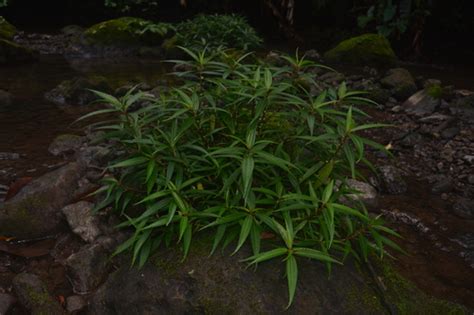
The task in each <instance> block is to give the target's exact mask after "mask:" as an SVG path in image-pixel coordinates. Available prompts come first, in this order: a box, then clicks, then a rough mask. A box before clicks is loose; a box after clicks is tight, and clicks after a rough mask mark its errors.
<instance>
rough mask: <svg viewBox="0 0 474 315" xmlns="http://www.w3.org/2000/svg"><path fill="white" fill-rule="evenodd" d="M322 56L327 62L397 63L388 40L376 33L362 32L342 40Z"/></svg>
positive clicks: (383, 64)
mask: <svg viewBox="0 0 474 315" xmlns="http://www.w3.org/2000/svg"><path fill="white" fill-rule="evenodd" d="M324 57H325V59H326V60H327V61H329V62H334V63H348V64H359V65H378V66H390V65H395V64H396V63H397V56H396V55H395V53H394V51H393V49H392V47H391V46H390V42H389V41H388V40H387V39H386V38H385V37H383V36H382V35H378V34H364V35H360V36H357V37H353V38H350V39H347V40H344V41H342V42H341V43H339V44H338V45H337V46H336V47H334V48H333V49H331V50H329V51H327V52H326V53H325V54H324Z"/></svg>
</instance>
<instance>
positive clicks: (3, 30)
mask: <svg viewBox="0 0 474 315" xmlns="http://www.w3.org/2000/svg"><path fill="white" fill-rule="evenodd" d="M17 32H18V31H17V29H16V28H15V26H13V25H11V24H10V23H8V21H7V20H5V18H4V17H3V16H0V39H6V40H12V39H13V36H15V34H16V33H17Z"/></svg>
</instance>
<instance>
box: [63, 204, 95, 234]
mask: <svg viewBox="0 0 474 315" xmlns="http://www.w3.org/2000/svg"><path fill="white" fill-rule="evenodd" d="M93 208H94V204H93V203H90V202H86V201H80V202H78V203H75V204H72V205H68V206H66V207H64V208H63V209H62V212H63V213H64V215H65V216H66V220H67V222H68V224H69V226H70V227H71V230H72V231H73V232H74V234H76V235H78V236H79V237H81V238H82V239H83V240H84V241H86V242H88V243H91V242H93V241H94V240H95V239H96V238H97V237H98V236H99V235H100V234H101V230H100V227H99V224H100V222H99V218H98V217H97V216H95V215H94V214H93Z"/></svg>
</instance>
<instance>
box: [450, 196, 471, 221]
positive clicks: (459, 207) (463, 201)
mask: <svg viewBox="0 0 474 315" xmlns="http://www.w3.org/2000/svg"><path fill="white" fill-rule="evenodd" d="M453 212H454V214H455V215H457V216H458V217H460V218H463V219H470V220H472V219H474V200H471V199H467V198H459V199H458V200H457V201H456V202H455V203H454V205H453Z"/></svg>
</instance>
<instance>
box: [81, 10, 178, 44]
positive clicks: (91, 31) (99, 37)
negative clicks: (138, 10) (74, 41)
mask: <svg viewBox="0 0 474 315" xmlns="http://www.w3.org/2000/svg"><path fill="white" fill-rule="evenodd" d="M172 31H173V27H172V26H171V25H170V24H166V23H153V22H151V21H147V20H144V19H140V18H133V17H122V18H118V19H113V20H109V21H105V22H101V23H99V24H96V25H93V26H91V27H90V28H88V29H87V30H86V31H85V32H84V39H85V42H86V44H90V45H103V46H129V45H132V46H141V45H150V46H159V45H161V43H162V42H163V40H164V39H166V38H167V37H169V36H170V34H172Z"/></svg>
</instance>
